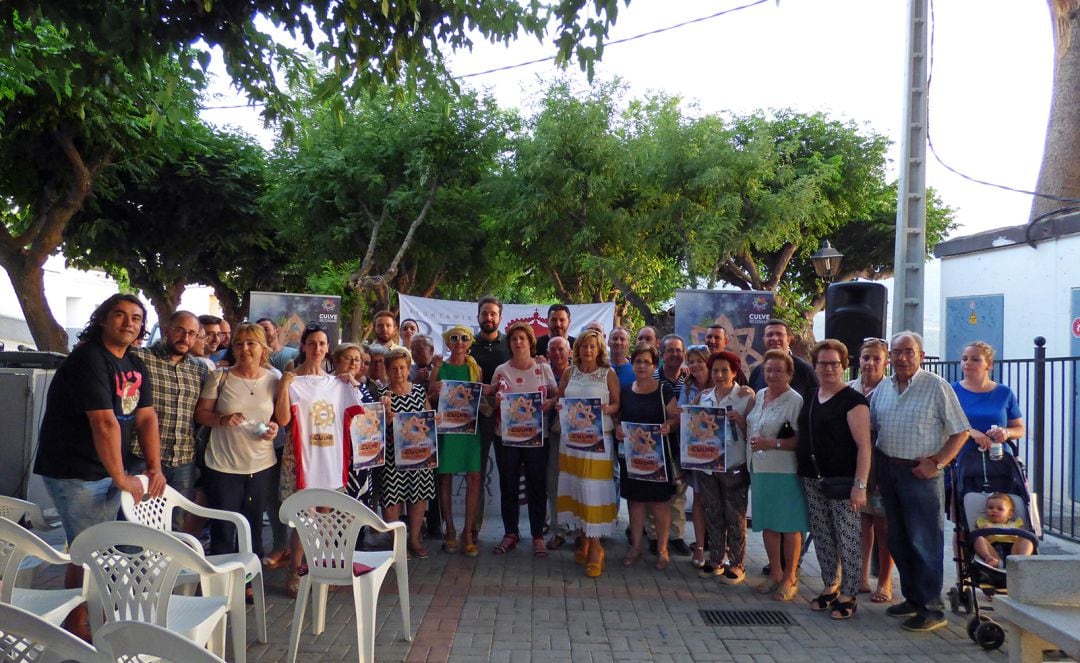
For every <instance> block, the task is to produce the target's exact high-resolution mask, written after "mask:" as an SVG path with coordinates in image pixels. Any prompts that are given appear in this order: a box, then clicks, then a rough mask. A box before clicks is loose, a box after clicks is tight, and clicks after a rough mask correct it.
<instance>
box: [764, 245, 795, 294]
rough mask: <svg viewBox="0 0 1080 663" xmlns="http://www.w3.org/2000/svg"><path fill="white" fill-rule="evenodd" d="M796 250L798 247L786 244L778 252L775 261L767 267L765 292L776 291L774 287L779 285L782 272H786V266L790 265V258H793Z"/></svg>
mask: <svg viewBox="0 0 1080 663" xmlns="http://www.w3.org/2000/svg"><path fill="white" fill-rule="evenodd" d="M798 248H799V247H798V246H796V245H794V244H792V243H790V242H788V243H787V244H785V245H784V248H783V249H781V250H780V253H779V254H778V255H777V256H776V260H775V261H774V262H773V264H772V265H771V266H770V267H769V280H768V282H767V283H766V284H765V288H764V289H765V290H776V287H777V286H778V285H780V279H781V278H782V277H783V276H784V272H785V271H787V268H788V265H789V264H791V258H792V257H794V255H795V251H797V250H798Z"/></svg>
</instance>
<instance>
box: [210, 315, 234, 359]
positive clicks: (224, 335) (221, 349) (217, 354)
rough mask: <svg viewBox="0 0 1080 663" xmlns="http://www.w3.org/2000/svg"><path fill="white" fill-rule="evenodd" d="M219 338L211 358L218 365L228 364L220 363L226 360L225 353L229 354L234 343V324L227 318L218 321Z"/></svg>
mask: <svg viewBox="0 0 1080 663" xmlns="http://www.w3.org/2000/svg"><path fill="white" fill-rule="evenodd" d="M217 340H218V346H217V350H216V351H214V352H212V353H211V354H210V360H211V361H213V362H214V363H215V364H217V365H218V366H228V364H222V363H220V362H222V361H224V360H225V355H227V354H229V346H230V345H231V344H232V325H230V324H229V321H228V320H226V319H225V318H221V321H220V322H218V333H217Z"/></svg>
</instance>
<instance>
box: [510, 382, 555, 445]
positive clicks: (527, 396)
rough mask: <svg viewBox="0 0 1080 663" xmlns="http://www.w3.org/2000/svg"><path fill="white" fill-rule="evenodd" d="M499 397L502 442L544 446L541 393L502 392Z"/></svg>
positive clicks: (542, 399) (542, 400)
mask: <svg viewBox="0 0 1080 663" xmlns="http://www.w3.org/2000/svg"><path fill="white" fill-rule="evenodd" d="M499 398H500V403H499V405H500V407H501V412H502V427H501V428H502V430H501V431H500V432H501V433H502V443H503V444H504V445H507V446H511V447H542V446H544V414H543V412H542V411H541V406H542V405H543V402H544V397H543V394H541V393H540V392H539V391H532V392H528V393H513V392H503V393H502V394H501V395H500V397H499Z"/></svg>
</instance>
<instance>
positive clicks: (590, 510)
mask: <svg viewBox="0 0 1080 663" xmlns="http://www.w3.org/2000/svg"><path fill="white" fill-rule="evenodd" d="M610 370H611V369H610V368H608V367H607V366H600V367H598V368H597V369H596V370H595V371H593V372H592V373H582V372H581V371H579V370H578V369H577V367H576V366H571V368H570V380H569V381H568V382H567V384H566V392H565V393H564V394H563V396H564V397H566V398H599V399H600V401H601V403H603V404H604V405H607V404H608V401H609V400H610V399H609V393H608V382H607V380H608V372H609V371H610ZM612 431H613V426H612V423H611V417H610V416H608V415H606V414H605V415H604V451H603V452H602V453H591V452H588V451H582V450H581V449H575V448H574V447H570V446H568V445H567V444H566V439H565V432H564V436H563V437H562V438H561V439H560V440H559V501H558V504H559V524H561V525H564V526H566V527H568V528H570V530H572V531H573V530H581V531H583V532H584V534H585V536H588V537H597V536H609V535H610V534H611V533H612V532H613V531H614V529H615V519H616V517H617V515H618V511H619V505H618V502H617V500H616V497H615V461H614V459H615V444H614V437H613V435H612Z"/></svg>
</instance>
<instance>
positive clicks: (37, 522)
mask: <svg viewBox="0 0 1080 663" xmlns="http://www.w3.org/2000/svg"><path fill="white" fill-rule="evenodd" d="M0 518H7V519H8V520H11V521H14V522H16V523H18V522H21V521H22V519H23V518H27V519H29V521H30V524H31V525H33V526H34V528H35V529H42V530H47V529H49V524H48V523H47V522H45V514H43V513H42V512H41V507H40V506H38V505H36V504H34V503H33V502H27V501H26V500H20V499H18V498H17V497H8V496H7V495H0Z"/></svg>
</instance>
